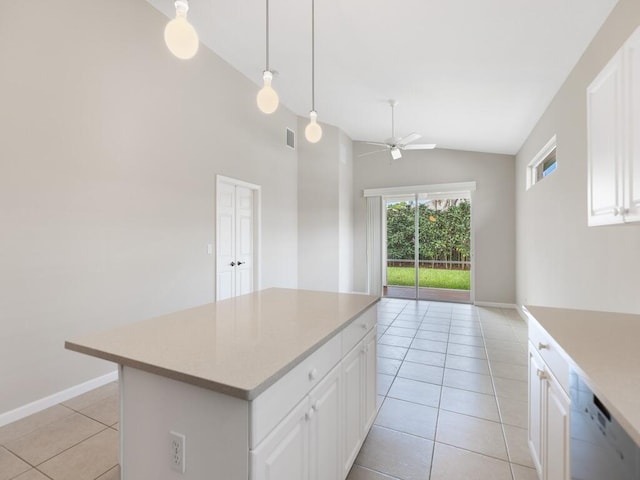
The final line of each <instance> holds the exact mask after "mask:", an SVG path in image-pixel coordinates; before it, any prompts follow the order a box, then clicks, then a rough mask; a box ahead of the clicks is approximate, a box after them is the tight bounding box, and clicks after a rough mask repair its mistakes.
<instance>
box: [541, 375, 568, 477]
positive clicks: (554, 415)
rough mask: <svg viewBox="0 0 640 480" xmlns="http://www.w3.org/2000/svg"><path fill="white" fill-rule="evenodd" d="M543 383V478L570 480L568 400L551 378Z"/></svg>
mask: <svg viewBox="0 0 640 480" xmlns="http://www.w3.org/2000/svg"><path fill="white" fill-rule="evenodd" d="M544 383H545V390H546V399H545V405H546V409H545V410H546V415H545V417H546V418H545V424H544V440H545V441H544V446H545V456H544V463H545V465H544V467H545V468H544V469H545V476H544V477H543V478H545V479H547V480H570V478H571V476H570V474H569V455H570V446H569V441H570V438H571V437H570V432H569V412H570V402H569V398H568V397H567V395H566V394H565V393H564V391H563V390H562V388H561V387H560V385H559V384H558V383H557V382H556V381H555V380H554V379H553V378H548V379H547V380H546V381H545V382H544Z"/></svg>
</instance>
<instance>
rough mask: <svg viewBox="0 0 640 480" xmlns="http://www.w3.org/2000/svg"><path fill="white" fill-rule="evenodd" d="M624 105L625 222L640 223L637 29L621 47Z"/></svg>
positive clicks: (639, 57)
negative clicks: (625, 95) (625, 96)
mask: <svg viewBox="0 0 640 480" xmlns="http://www.w3.org/2000/svg"><path fill="white" fill-rule="evenodd" d="M624 64H625V75H624V76H625V81H626V85H625V92H626V94H627V98H628V101H626V102H625V103H626V106H627V115H626V122H625V125H626V131H625V137H626V139H627V140H626V159H627V161H626V168H625V175H626V182H625V187H626V192H625V197H626V198H625V208H626V209H627V212H626V216H625V221H629V222H638V221H640V135H638V132H640V28H638V29H637V30H636V31H635V32H634V33H633V35H631V37H630V38H629V40H628V41H627V43H626V44H625V47H624Z"/></svg>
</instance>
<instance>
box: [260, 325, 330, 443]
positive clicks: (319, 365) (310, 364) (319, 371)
mask: <svg viewBox="0 0 640 480" xmlns="http://www.w3.org/2000/svg"><path fill="white" fill-rule="evenodd" d="M341 344H342V342H341V336H340V334H338V335H335V336H334V337H333V338H332V339H330V340H329V341H328V342H327V343H325V344H324V345H323V346H321V347H320V348H319V349H318V350H316V351H315V352H313V353H312V354H311V355H309V356H308V357H307V358H305V359H304V360H303V361H302V362H300V363H299V364H298V365H297V366H295V367H294V368H293V369H292V370H291V371H290V372H288V373H287V374H286V375H285V376H284V377H282V378H281V379H279V380H278V381H277V382H276V383H274V384H273V385H271V386H270V387H269V388H268V389H267V390H265V391H264V392H263V393H261V394H260V395H259V396H258V397H257V398H256V399H254V400H253V401H252V402H251V406H250V407H249V408H250V419H251V435H250V438H249V448H251V449H253V448H255V447H256V446H257V445H258V444H259V443H260V442H261V441H262V439H264V438H265V437H266V436H267V434H268V433H269V432H270V431H271V430H273V428H274V427H275V426H276V425H277V424H278V423H279V422H280V421H281V420H282V419H283V418H284V417H285V416H286V415H287V414H288V413H289V412H290V411H291V410H292V409H293V408H294V406H295V405H296V404H297V403H298V402H300V400H302V398H303V397H304V396H305V395H306V394H307V393H309V391H310V390H311V389H312V388H313V387H314V386H316V385H317V384H318V383H319V382H320V381H321V380H322V379H323V378H324V377H325V376H326V375H327V373H329V371H330V370H331V369H332V368H333V366H334V365H336V364H337V363H338V362H339V361H340V360H341V358H342V350H341Z"/></svg>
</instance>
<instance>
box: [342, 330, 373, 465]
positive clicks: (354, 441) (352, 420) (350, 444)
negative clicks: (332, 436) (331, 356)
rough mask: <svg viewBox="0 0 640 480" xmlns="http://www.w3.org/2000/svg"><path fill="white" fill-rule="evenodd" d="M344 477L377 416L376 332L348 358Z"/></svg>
mask: <svg viewBox="0 0 640 480" xmlns="http://www.w3.org/2000/svg"><path fill="white" fill-rule="evenodd" d="M342 365H343V377H344V384H345V385H344V407H345V412H344V413H345V415H344V425H343V438H344V447H343V448H344V455H343V475H344V476H346V475H347V474H348V473H349V470H350V469H351V466H352V465H353V462H354V460H355V459H356V456H357V455H358V452H359V451H360V447H361V445H362V442H363V441H364V438H365V437H366V435H367V432H368V431H369V428H370V427H371V424H372V423H373V420H374V419H375V416H376V400H377V396H376V330H375V329H373V330H371V331H370V332H369V333H368V334H367V336H366V337H365V338H364V340H362V341H361V342H360V343H359V344H358V345H356V346H355V347H354V348H353V350H351V352H350V353H349V354H348V355H347V356H346V357H345V359H344V361H343V363H342Z"/></svg>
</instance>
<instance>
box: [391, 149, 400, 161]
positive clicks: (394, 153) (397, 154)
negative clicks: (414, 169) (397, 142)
mask: <svg viewBox="0 0 640 480" xmlns="http://www.w3.org/2000/svg"><path fill="white" fill-rule="evenodd" d="M391 158H393V159H394V160H398V159H399V158H402V152H401V151H400V149H399V148H398V147H392V148H391Z"/></svg>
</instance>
